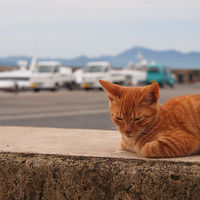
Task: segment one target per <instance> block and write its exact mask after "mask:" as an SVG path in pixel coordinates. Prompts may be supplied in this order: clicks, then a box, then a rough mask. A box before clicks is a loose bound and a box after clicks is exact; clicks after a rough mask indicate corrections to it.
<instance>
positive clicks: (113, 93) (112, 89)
mask: <svg viewBox="0 0 200 200" xmlns="http://www.w3.org/2000/svg"><path fill="white" fill-rule="evenodd" d="M99 83H100V84H101V85H102V87H103V88H104V90H105V91H106V92H107V94H108V98H109V99H110V100H111V101H112V100H113V99H114V98H115V97H120V96H121V94H122V87H121V86H119V85H116V84H113V83H110V82H108V81H104V80H99Z"/></svg>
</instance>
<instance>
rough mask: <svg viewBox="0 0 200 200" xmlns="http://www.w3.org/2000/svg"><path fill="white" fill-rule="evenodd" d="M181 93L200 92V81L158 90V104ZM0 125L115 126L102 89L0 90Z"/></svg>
mask: <svg viewBox="0 0 200 200" xmlns="http://www.w3.org/2000/svg"><path fill="white" fill-rule="evenodd" d="M184 94H200V84H195V85H194V84H192V85H176V86H175V88H173V89H171V88H169V87H166V88H162V89H160V103H164V102H165V101H167V100H168V99H169V98H171V97H174V96H178V95H184ZM0 110H1V115H0V125H1V126H38V127H56V128H81V129H108V130H110V129H115V127H114V125H113V124H112V121H111V120H110V116H109V109H108V101H107V98H106V94H105V92H104V91H95V90H94V91H92V90H91V91H82V90H74V91H68V90H60V91H57V92H49V91H41V92H39V93H33V92H30V91H28V92H19V93H8V92H0Z"/></svg>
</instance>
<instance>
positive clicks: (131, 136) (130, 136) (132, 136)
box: [121, 133, 135, 138]
mask: <svg viewBox="0 0 200 200" xmlns="http://www.w3.org/2000/svg"><path fill="white" fill-rule="evenodd" d="M121 134H122V135H123V136H125V137H127V138H134V137H135V135H126V134H124V133H121Z"/></svg>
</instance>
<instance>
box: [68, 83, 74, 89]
mask: <svg viewBox="0 0 200 200" xmlns="http://www.w3.org/2000/svg"><path fill="white" fill-rule="evenodd" d="M67 89H68V90H74V89H75V83H74V82H71V83H68V84H67Z"/></svg>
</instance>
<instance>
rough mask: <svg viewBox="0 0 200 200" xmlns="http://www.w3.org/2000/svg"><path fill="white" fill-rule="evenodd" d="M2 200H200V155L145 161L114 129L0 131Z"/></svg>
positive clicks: (2, 129)
mask: <svg viewBox="0 0 200 200" xmlns="http://www.w3.org/2000/svg"><path fill="white" fill-rule="evenodd" d="M0 138H1V139H0V200H7V199H8V200H10V199H48V200H56V199H58V200H62V199H70V200H72V199H88V200H89V199H91V200H93V199H98V200H101V199H102V200H104V199H105V200H106V199H116V200H117V199H118V200H119V199H123V200H126V199H127V200H129V199H133V200H140V199H141V200H144V199H149V200H152V199H158V200H168V199H177V200H182V199H184V200H185V199H188V200H193V199H194V200H198V199H200V157H199V156H192V157H184V158H176V159H175V158H173V159H144V158H140V157H138V156H137V155H135V154H132V153H128V152H123V151H120V149H119V134H118V133H117V132H115V131H101V130H99V131H97V130H75V129H74V130H73V129H49V128H31V127H30V128H23V127H0Z"/></svg>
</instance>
